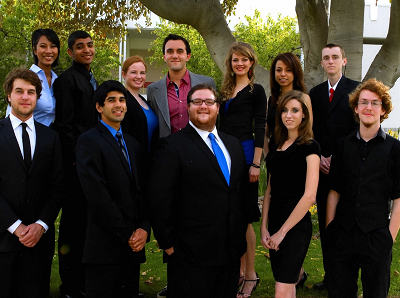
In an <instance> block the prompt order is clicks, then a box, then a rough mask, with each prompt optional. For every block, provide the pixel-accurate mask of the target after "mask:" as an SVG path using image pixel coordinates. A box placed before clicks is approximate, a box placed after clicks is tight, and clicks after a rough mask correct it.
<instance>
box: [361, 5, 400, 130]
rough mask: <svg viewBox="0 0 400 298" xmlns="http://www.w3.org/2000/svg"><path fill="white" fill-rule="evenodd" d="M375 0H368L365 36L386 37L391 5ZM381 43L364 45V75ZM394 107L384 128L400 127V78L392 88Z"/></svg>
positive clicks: (365, 16) (365, 14) (384, 123)
mask: <svg viewBox="0 0 400 298" xmlns="http://www.w3.org/2000/svg"><path fill="white" fill-rule="evenodd" d="M375 2H376V1H375V0H373V1H366V4H365V11H364V37H378V38H385V37H386V35H387V32H388V28H389V20H390V5H389V4H379V2H380V1H378V6H375ZM380 48H381V46H380V45H364V47H363V59H362V77H364V76H365V74H366V73H367V71H368V69H369V66H370V65H371V63H372V61H373V60H374V58H375V56H376V54H377V53H378V52H379V50H380ZM390 95H391V96H392V102H393V106H394V109H393V111H392V112H391V114H390V115H389V118H388V119H386V120H385V121H384V122H383V123H382V127H384V128H399V127H400V82H399V80H398V81H397V82H396V84H395V85H394V86H393V87H392V89H390Z"/></svg>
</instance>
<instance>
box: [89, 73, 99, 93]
mask: <svg viewBox="0 0 400 298" xmlns="http://www.w3.org/2000/svg"><path fill="white" fill-rule="evenodd" d="M89 73H90V85H92V87H93V90H94V91H96V89H97V81H96V79H95V78H94V76H93V73H92V72H91V71H90V72H89Z"/></svg>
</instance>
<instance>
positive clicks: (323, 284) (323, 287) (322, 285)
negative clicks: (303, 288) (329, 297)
mask: <svg viewBox="0 0 400 298" xmlns="http://www.w3.org/2000/svg"><path fill="white" fill-rule="evenodd" d="M313 288H314V289H316V290H326V281H325V280H323V281H321V282H319V283H317V284H315V285H314V286H313Z"/></svg>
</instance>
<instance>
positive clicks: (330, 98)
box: [329, 88, 335, 102]
mask: <svg viewBox="0 0 400 298" xmlns="http://www.w3.org/2000/svg"><path fill="white" fill-rule="evenodd" d="M334 92H335V90H334V89H333V88H331V89H329V102H332V98H333V93H334Z"/></svg>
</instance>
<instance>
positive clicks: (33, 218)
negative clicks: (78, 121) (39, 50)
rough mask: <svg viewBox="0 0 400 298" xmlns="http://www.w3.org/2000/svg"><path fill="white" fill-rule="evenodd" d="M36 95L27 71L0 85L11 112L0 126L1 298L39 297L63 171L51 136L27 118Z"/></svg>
mask: <svg viewBox="0 0 400 298" xmlns="http://www.w3.org/2000/svg"><path fill="white" fill-rule="evenodd" d="M41 90H42V85H41V82H40V79H39V77H38V76H37V75H36V74H35V73H34V72H32V71H30V70H28V69H22V68H17V69H14V70H13V71H11V72H10V73H9V74H8V75H7V77H6V80H5V82H4V91H5V94H6V95H7V99H6V101H7V103H8V104H9V105H10V106H11V113H10V115H9V116H8V117H7V118H5V119H3V120H1V121H0V164H1V166H0V276H1V278H0V293H1V294H0V296H1V297H2V298H15V297H18V298H22V297H29V298H33V297H35V298H36V297H38V298H39V297H40V298H42V297H44V294H43V283H44V282H45V281H46V275H47V274H48V273H49V270H50V266H51V261H52V258H53V253H54V240H55V239H54V238H55V232H54V221H55V219H56V218H57V215H58V212H59V211H60V203H61V199H62V188H63V168H62V157H61V145H60V141H59V139H58V135H57V133H56V132H54V131H53V130H51V129H50V128H48V127H47V126H44V125H42V124H40V123H38V122H36V121H35V120H34V119H33V116H32V115H33V110H34V109H35V106H36V101H37V98H39V97H40V92H41ZM47 280H48V276H47ZM48 286H49V285H47V288H48Z"/></svg>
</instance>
